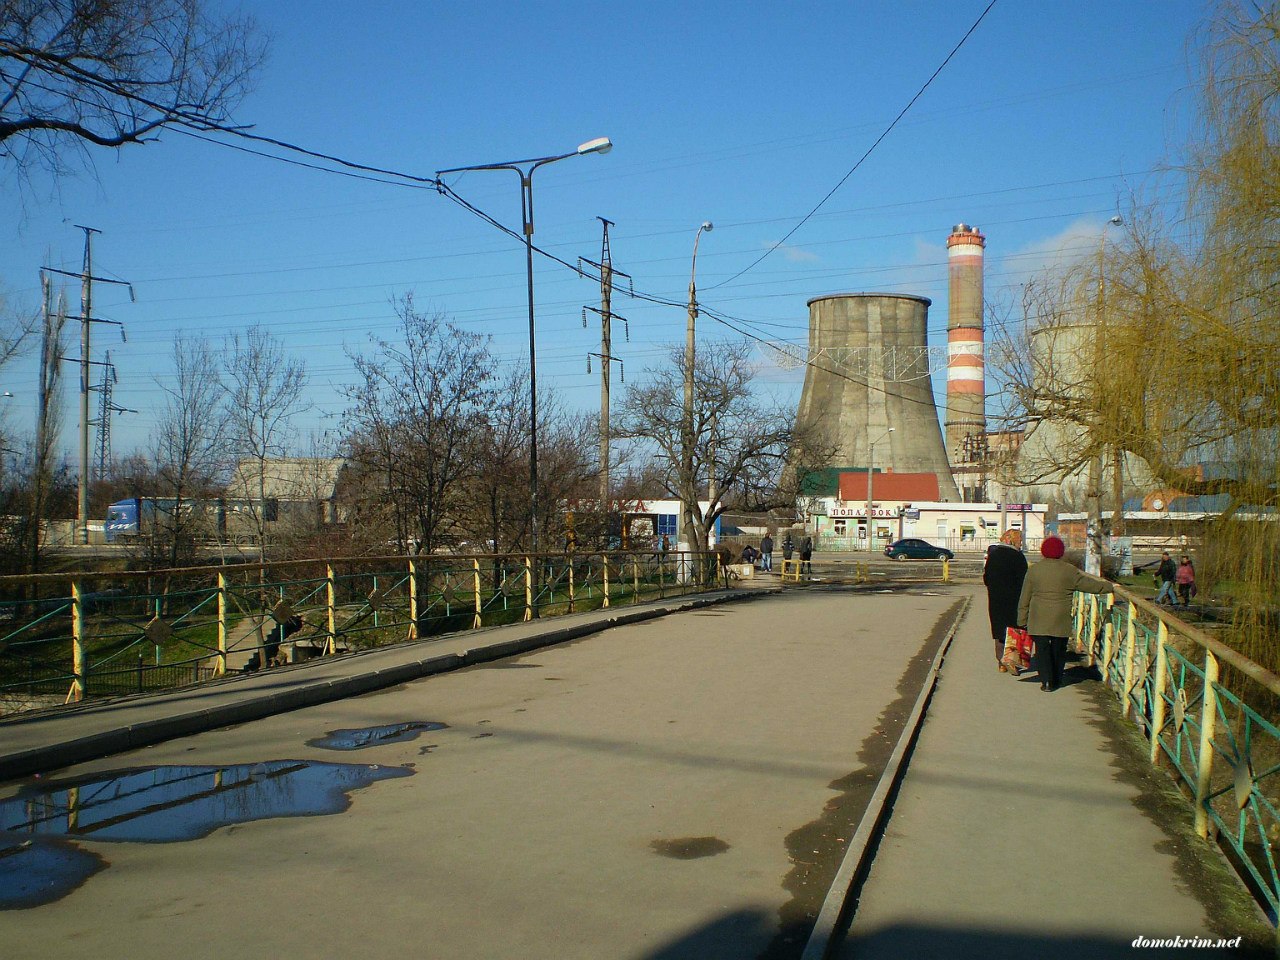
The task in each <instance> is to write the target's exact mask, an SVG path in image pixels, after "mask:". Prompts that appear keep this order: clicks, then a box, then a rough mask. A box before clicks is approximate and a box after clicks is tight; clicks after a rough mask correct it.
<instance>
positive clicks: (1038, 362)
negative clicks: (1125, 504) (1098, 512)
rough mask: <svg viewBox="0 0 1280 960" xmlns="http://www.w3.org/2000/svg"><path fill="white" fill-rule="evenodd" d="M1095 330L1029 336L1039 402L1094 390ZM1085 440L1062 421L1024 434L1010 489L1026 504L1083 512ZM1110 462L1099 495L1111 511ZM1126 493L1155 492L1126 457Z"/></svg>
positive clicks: (1137, 461)
mask: <svg viewBox="0 0 1280 960" xmlns="http://www.w3.org/2000/svg"><path fill="white" fill-rule="evenodd" d="M1096 338H1097V328H1096V326H1095V325H1094V324H1092V323H1058V324H1046V325H1045V326H1042V327H1040V328H1039V329H1037V330H1035V331H1034V332H1033V333H1032V334H1031V341H1030V354H1031V355H1030V360H1031V366H1032V371H1033V376H1034V380H1035V389H1036V392H1037V393H1038V394H1039V395H1040V396H1044V397H1062V398H1065V399H1068V400H1071V399H1074V398H1077V397H1084V396H1086V395H1087V394H1088V392H1089V391H1090V390H1091V389H1093V387H1092V381H1091V377H1090V373H1091V370H1092V369H1093V366H1094V364H1095V363H1096V359H1095V358H1096V356H1097V342H1096ZM1088 443H1089V437H1088V434H1087V431H1086V430H1085V428H1084V427H1083V426H1081V425H1080V424H1078V423H1074V422H1071V421H1067V420H1054V419H1043V420H1038V421H1037V422H1035V423H1033V424H1031V425H1030V426H1029V427H1028V428H1027V432H1026V436H1025V437H1024V439H1023V442H1022V446H1021V447H1020V448H1019V450H1018V461H1017V466H1016V475H1015V484H1014V485H1015V486H1018V487H1020V489H1021V492H1020V494H1019V496H1020V497H1021V498H1022V499H1023V500H1026V501H1028V502H1035V501H1044V502H1048V503H1053V504H1056V505H1058V506H1060V507H1064V508H1066V509H1069V510H1082V509H1084V507H1085V505H1086V502H1087V493H1088V486H1089V484H1088V472H1089V471H1088V466H1087V465H1085V464H1083V463H1082V461H1083V460H1084V451H1085V450H1086V449H1087V448H1088ZM1114 466H1115V461H1113V459H1112V458H1111V457H1110V456H1104V457H1103V458H1102V463H1101V473H1100V481H1101V482H1100V483H1099V489H1100V490H1102V491H1103V494H1104V496H1103V499H1104V501H1105V502H1106V504H1107V506H1106V509H1107V510H1109V509H1110V508H1111V490H1112V483H1113V479H1114V476H1115V472H1114ZM1119 466H1120V469H1121V483H1122V485H1123V487H1124V489H1125V490H1134V489H1137V490H1150V489H1153V488H1154V487H1155V486H1156V481H1155V479H1154V477H1153V476H1152V475H1151V470H1150V467H1148V466H1147V462H1146V461H1145V460H1143V459H1142V458H1141V457H1137V456H1135V455H1133V454H1130V453H1126V454H1124V456H1123V457H1122V458H1121V459H1120V461H1119Z"/></svg>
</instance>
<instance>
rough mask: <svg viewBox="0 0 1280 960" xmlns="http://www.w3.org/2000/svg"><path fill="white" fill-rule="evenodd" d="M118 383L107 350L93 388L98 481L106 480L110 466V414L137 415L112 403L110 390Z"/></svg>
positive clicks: (114, 368) (109, 352)
mask: <svg viewBox="0 0 1280 960" xmlns="http://www.w3.org/2000/svg"><path fill="white" fill-rule="evenodd" d="M119 382H120V378H119V377H118V376H117V375H116V365H115V364H114V363H112V362H111V351H110V350H108V351H107V354H106V359H105V361H104V362H103V363H102V382H101V383H100V384H98V386H96V387H94V389H95V390H97V391H98V393H99V395H98V419H96V420H94V421H93V423H94V425H95V426H97V428H98V474H97V478H98V480H99V481H101V480H105V479H106V478H107V468H108V466H110V464H111V414H113V413H137V412H138V411H137V410H130V409H129V408H128V407H122V406H119V405H118V404H116V403H114V402H112V399H111V391H112V388H113V387H114V386H115V385H116V384H117V383H119Z"/></svg>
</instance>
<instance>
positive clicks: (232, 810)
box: [0, 760, 414, 909]
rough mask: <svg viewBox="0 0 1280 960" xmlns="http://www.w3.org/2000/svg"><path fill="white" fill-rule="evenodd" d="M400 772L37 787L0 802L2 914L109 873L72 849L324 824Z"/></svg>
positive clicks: (79, 781) (271, 772)
mask: <svg viewBox="0 0 1280 960" xmlns="http://www.w3.org/2000/svg"><path fill="white" fill-rule="evenodd" d="M413 773H414V771H413V770H411V769H408V768H406V767H384V766H378V765H377V764H349V763H316V762H312V761H306V760H271V761H267V762H266V763H253V764H248V763H245V764H236V765H233V766H226V767H194V766H193V767H187V766H174V767H137V768H133V769H130V770H123V771H113V772H110V773H102V774H89V775H86V776H81V777H75V778H71V779H66V780H49V781H39V782H36V783H31V784H28V785H27V786H24V787H23V788H22V790H21V791H19V792H18V794H17V795H15V796H13V797H10V798H8V799H6V800H0V909H14V908H22V907H30V906H38V905H40V904H42V903H49V902H51V901H53V900H57V899H59V898H61V897H63V896H65V895H66V894H68V893H70V892H71V891H72V890H74V889H75V888H76V887H77V886H79V885H80V884H81V883H83V882H84V881H85V880H86V879H87V878H88V877H90V876H92V875H93V874H94V873H96V872H97V871H98V870H101V869H102V868H103V867H104V866H106V862H105V861H104V860H102V859H101V858H100V857H97V856H96V855H94V854H92V853H89V852H87V851H84V850H81V849H80V848H79V847H78V846H76V845H75V844H74V843H70V842H69V841H73V840H95V841H106V842H116V843H119V842H134V843H175V842H178V841H183V840H197V839H199V838H201V837H206V836H208V835H209V834H210V833H212V832H213V831H214V830H216V829H218V828H219V827H225V826H230V825H232V824H238V823H247V822H249V821H252V820H266V819H270V818H274V817H308V816H325V815H329V814H335V813H342V812H343V811H344V810H346V809H347V808H348V807H350V806H351V798H350V796H349V794H350V793H351V791H353V790H358V789H360V788H362V787H367V786H369V785H370V784H372V783H376V782H377V781H379V780H387V779H392V778H398V777H408V776H412V775H413Z"/></svg>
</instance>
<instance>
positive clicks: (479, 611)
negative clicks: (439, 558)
mask: <svg viewBox="0 0 1280 960" xmlns="http://www.w3.org/2000/svg"><path fill="white" fill-rule="evenodd" d="M471 566H472V570H471V573H472V577H473V578H474V579H473V580H472V584H473V586H474V587H475V591H476V616H475V620H473V621H472V623H471V626H472V628H473V629H475V630H479V629H480V626H481V624H482V623H483V622H484V620H483V615H484V601H483V600H481V599H480V558H479V557H475V558H473V559H472V561H471Z"/></svg>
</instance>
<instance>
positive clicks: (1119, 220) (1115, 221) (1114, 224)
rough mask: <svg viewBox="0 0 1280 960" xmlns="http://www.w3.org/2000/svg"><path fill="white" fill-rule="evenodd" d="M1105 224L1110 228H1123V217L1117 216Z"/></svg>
mask: <svg viewBox="0 0 1280 960" xmlns="http://www.w3.org/2000/svg"><path fill="white" fill-rule="evenodd" d="M1107 224H1108V225H1109V226H1112V227H1119V226H1123V224H1124V217H1121V216H1118V215H1117V216H1114V217H1112V218H1111V219H1110V220H1108V221H1107Z"/></svg>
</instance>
